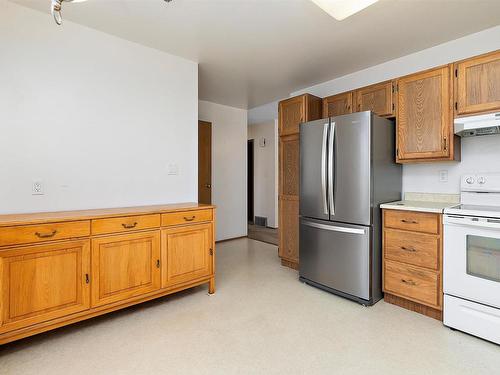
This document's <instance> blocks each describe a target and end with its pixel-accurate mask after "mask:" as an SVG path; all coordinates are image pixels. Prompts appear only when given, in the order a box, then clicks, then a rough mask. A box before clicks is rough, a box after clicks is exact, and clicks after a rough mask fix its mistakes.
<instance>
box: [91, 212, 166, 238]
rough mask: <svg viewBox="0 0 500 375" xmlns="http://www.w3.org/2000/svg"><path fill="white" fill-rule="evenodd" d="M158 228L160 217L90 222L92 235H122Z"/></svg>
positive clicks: (147, 216) (124, 217) (146, 216)
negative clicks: (133, 231)
mask: <svg viewBox="0 0 500 375" xmlns="http://www.w3.org/2000/svg"><path fill="white" fill-rule="evenodd" d="M159 227H160V215H159V214H156V215H140V216H123V217H113V218H108V219H95V220H92V235H99V234H108V233H123V232H130V231H132V230H141V229H152V228H159Z"/></svg>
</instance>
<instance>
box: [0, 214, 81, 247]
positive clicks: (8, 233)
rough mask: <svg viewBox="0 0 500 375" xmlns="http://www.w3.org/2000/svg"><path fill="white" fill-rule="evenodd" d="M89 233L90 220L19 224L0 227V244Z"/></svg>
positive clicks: (43, 240) (66, 237) (30, 241)
mask: <svg viewBox="0 0 500 375" xmlns="http://www.w3.org/2000/svg"><path fill="white" fill-rule="evenodd" d="M89 235H90V221H88V220H87V221H70V222H66V223H52V224H36V225H20V226H15V227H5V228H0V246H8V245H19V244H27V243H35V242H46V241H54V240H63V239H68V238H78V237H86V236H89Z"/></svg>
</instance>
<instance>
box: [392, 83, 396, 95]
mask: <svg viewBox="0 0 500 375" xmlns="http://www.w3.org/2000/svg"><path fill="white" fill-rule="evenodd" d="M394 91H396V89H395V88H394V85H392V93H393V94H394Z"/></svg>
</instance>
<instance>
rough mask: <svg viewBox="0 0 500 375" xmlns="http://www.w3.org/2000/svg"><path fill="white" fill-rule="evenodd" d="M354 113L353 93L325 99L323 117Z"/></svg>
mask: <svg viewBox="0 0 500 375" xmlns="http://www.w3.org/2000/svg"><path fill="white" fill-rule="evenodd" d="M347 113H352V91H349V92H344V93H342V94H338V95H332V96H329V97H327V98H324V99H323V117H325V118H326V117H333V116H340V115H345V114H347Z"/></svg>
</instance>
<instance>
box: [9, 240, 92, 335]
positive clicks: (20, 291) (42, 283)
mask: <svg viewBox="0 0 500 375" xmlns="http://www.w3.org/2000/svg"><path fill="white" fill-rule="evenodd" d="M0 270H1V275H2V278H1V292H2V299H1V306H2V310H1V313H2V314H1V319H0V334H1V333H3V332H7V331H11V330H14V329H16V328H19V327H24V326H28V325H32V324H35V323H38V322H41V321H46V320H50V319H55V318H59V317H61V316H65V315H68V314H73V313H76V312H79V311H83V310H86V309H88V308H89V307H90V288H89V286H90V285H89V281H90V280H89V274H90V243H89V241H88V240H83V241H70V242H65V243H57V244H50V245H38V246H29V247H20V248H15V249H7V250H3V251H1V252H0Z"/></svg>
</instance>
